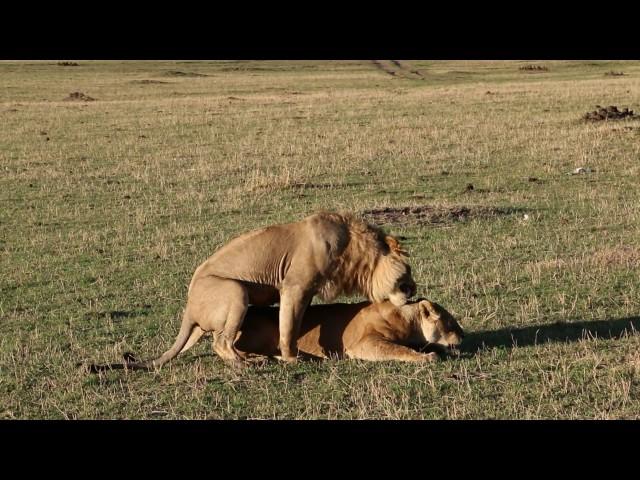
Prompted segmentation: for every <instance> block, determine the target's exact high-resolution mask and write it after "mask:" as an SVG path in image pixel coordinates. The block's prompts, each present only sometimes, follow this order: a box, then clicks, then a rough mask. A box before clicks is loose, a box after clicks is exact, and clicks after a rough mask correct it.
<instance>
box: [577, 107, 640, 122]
mask: <svg viewBox="0 0 640 480" xmlns="http://www.w3.org/2000/svg"><path fill="white" fill-rule="evenodd" d="M596 108H597V110H594V111H593V112H587V113H585V114H584V115H583V117H582V118H583V120H585V121H588V122H599V121H601V120H621V119H623V118H627V117H631V118H637V117H638V115H634V113H633V110H629V109H628V108H623V109H622V110H618V107H616V106H615V105H609V106H608V107H601V106H600V105H596Z"/></svg>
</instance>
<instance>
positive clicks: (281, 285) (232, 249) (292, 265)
mask: <svg viewBox="0 0 640 480" xmlns="http://www.w3.org/2000/svg"><path fill="white" fill-rule="evenodd" d="M407 256H408V254H407V252H406V251H404V250H402V248H401V247H400V244H399V243H398V241H397V240H396V239H395V238H393V237H391V236H386V235H385V234H384V233H383V231H382V230H381V229H380V228H378V227H375V226H373V225H368V224H367V223H365V222H363V221H361V220H359V219H356V218H355V217H353V216H351V215H342V214H338V213H318V214H315V215H311V216H309V217H307V218H305V219H303V220H301V221H299V222H295V223H288V224H283V225H275V226H271V227H266V228H262V229H259V230H255V231H252V232H249V233H245V234H243V235H240V236H239V237H237V238H235V239H233V240H231V241H230V242H229V243H227V244H226V245H224V246H223V247H222V248H220V249H219V250H218V251H217V252H215V253H214V254H213V255H212V256H211V257H210V258H209V259H208V260H206V261H205V262H204V263H203V264H202V265H200V266H199V267H198V268H197V269H196V271H195V273H194V275H193V278H192V280H191V283H190V285H189V292H188V297H187V305H186V308H185V310H184V314H183V318H182V325H181V327H180V332H179V333H178V337H177V338H176V341H175V343H174V345H173V346H172V347H171V349H170V350H168V351H167V352H165V353H164V354H163V355H162V356H161V357H160V358H158V359H157V360H155V361H154V363H153V364H154V365H162V364H163V363H164V362H165V361H167V359H169V358H173V357H174V356H175V355H176V354H177V353H179V352H180V351H183V350H185V349H186V348H189V347H190V346H191V345H193V343H195V342H196V341H197V340H198V339H199V338H200V337H201V336H202V334H203V333H204V332H205V331H215V332H218V334H216V335H215V336H214V341H213V349H214V351H215V352H216V353H217V354H218V355H219V356H220V357H221V358H222V359H224V360H225V361H227V362H229V363H231V364H233V365H236V366H237V365H239V364H242V361H243V360H242V359H243V356H241V355H240V354H239V353H238V352H237V350H236V349H235V348H234V345H233V344H234V341H235V339H236V337H237V334H238V331H239V330H240V328H241V326H242V322H243V319H244V317H245V314H246V312H247V308H248V306H249V304H251V305H257V306H268V305H273V304H274V303H277V302H279V303H280V307H279V346H280V352H281V354H282V359H283V360H286V361H295V359H296V358H297V347H296V340H297V338H298V333H299V329H300V321H301V319H302V316H303V315H304V312H305V310H306V308H307V306H308V305H309V304H310V303H311V300H312V298H313V296H314V295H319V296H320V297H321V298H322V299H323V300H325V301H331V300H332V299H334V298H335V297H336V296H338V295H340V294H346V295H349V294H353V293H360V294H362V295H366V296H367V297H368V298H369V299H370V300H372V301H375V302H381V301H383V300H385V299H389V300H391V302H392V303H393V304H394V305H403V304H404V303H406V302H407V300H408V299H409V298H411V297H412V296H413V295H415V293H416V284H415V282H414V281H413V278H412V277H411V268H410V267H409V265H408V264H407V261H406V260H407Z"/></svg>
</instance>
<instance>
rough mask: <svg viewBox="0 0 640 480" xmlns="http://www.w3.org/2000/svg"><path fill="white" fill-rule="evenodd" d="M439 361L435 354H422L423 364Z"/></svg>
mask: <svg viewBox="0 0 640 480" xmlns="http://www.w3.org/2000/svg"><path fill="white" fill-rule="evenodd" d="M439 359H440V356H439V355H438V354H437V353H436V352H430V353H425V354H424V360H425V362H435V361H436V360H439Z"/></svg>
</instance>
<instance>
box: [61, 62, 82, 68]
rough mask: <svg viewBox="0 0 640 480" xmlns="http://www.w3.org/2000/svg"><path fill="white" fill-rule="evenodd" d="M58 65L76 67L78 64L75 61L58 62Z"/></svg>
mask: <svg viewBox="0 0 640 480" xmlns="http://www.w3.org/2000/svg"><path fill="white" fill-rule="evenodd" d="M58 65H59V66H60V67H77V66H78V64H77V63H76V62H58Z"/></svg>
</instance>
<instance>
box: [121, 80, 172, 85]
mask: <svg viewBox="0 0 640 480" xmlns="http://www.w3.org/2000/svg"><path fill="white" fill-rule="evenodd" d="M129 83H137V84H139V85H152V84H156V83H171V82H165V81H163V80H131V81H130V82H129Z"/></svg>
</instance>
